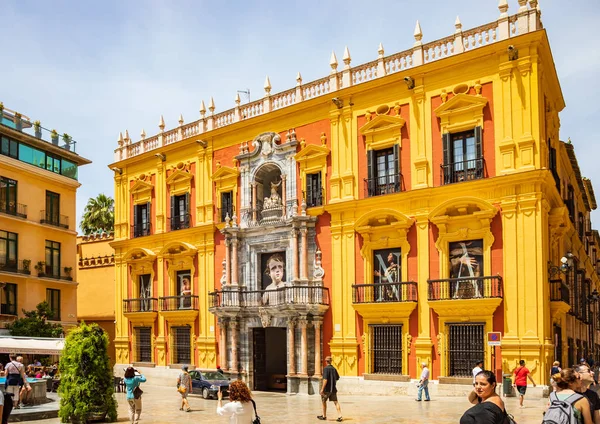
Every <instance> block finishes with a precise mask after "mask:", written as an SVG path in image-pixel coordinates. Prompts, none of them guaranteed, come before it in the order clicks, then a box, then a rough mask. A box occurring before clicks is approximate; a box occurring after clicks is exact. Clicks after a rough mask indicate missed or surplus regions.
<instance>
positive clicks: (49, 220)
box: [42, 190, 60, 227]
mask: <svg viewBox="0 0 600 424" xmlns="http://www.w3.org/2000/svg"><path fill="white" fill-rule="evenodd" d="M42 220H43V221H42V223H43V224H50V225H55V226H57V227H58V226H59V225H60V194H58V193H54V192H52V191H48V190H46V211H45V212H44V214H43V217H42Z"/></svg>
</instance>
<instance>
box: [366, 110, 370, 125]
mask: <svg viewBox="0 0 600 424" xmlns="http://www.w3.org/2000/svg"><path fill="white" fill-rule="evenodd" d="M365 119H366V120H367V122H369V121H371V111H370V110H367V111H366V112H365Z"/></svg>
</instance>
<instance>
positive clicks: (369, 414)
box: [35, 384, 547, 424]
mask: <svg viewBox="0 0 600 424" xmlns="http://www.w3.org/2000/svg"><path fill="white" fill-rule="evenodd" d="M142 388H143V389H144V395H143V410H142V416H141V419H140V424H151V423H173V422H177V423H178V424H183V423H194V424H196V423H198V422H210V423H227V422H228V421H227V419H225V418H223V417H219V416H217V415H216V412H215V410H216V406H217V401H216V400H212V399H210V400H204V399H202V397H200V396H196V395H192V396H190V405H191V407H192V412H189V413H186V412H182V411H179V404H180V397H179V395H178V394H177V392H176V391H175V387H161V386H149V385H146V386H144V385H143V384H142ZM253 395H254V398H255V400H256V402H257V408H258V413H259V415H260V417H261V420H262V422H263V424H269V423H294V424H307V423H315V424H316V423H319V422H322V421H319V420H317V418H316V417H317V415H320V413H321V403H320V399H319V397H318V396H307V395H296V396H287V395H285V394H283V393H269V392H255V393H254V394H253ZM116 397H117V400H118V402H119V420H118V421H119V422H128V415H127V411H128V409H127V408H128V406H127V401H126V400H125V394H124V393H117V394H116ZM546 402H547V400H542V399H527V398H526V400H525V408H523V409H519V407H518V403H517V399H516V398H508V399H507V401H506V404H507V410H508V411H509V412H510V413H512V414H513V415H514V416H515V420H516V421H517V422H518V423H519V424H523V423H536V422H541V419H542V410H543V408H544V405H545V403H546ZM340 403H341V406H342V413H343V417H344V422H348V423H363V424H369V423H411V424H417V423H439V424H446V423H454V424H457V423H458V421H459V420H460V417H461V416H462V414H463V412H464V411H465V410H466V409H467V408H469V407H470V405H469V403H468V402H467V400H466V399H464V398H452V397H442V398H437V399H435V398H434V399H432V400H431V402H416V401H415V400H414V399H413V398H411V397H407V396H342V395H340ZM327 415H328V416H327V422H335V419H336V418H337V416H336V412H335V407H334V405H333V404H332V403H330V404H328V414H327ZM59 422H60V420H59V419H58V418H55V419H48V420H40V421H35V423H39V424H50V423H52V424H57V423H59Z"/></svg>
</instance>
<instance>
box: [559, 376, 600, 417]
mask: <svg viewBox="0 0 600 424" xmlns="http://www.w3.org/2000/svg"><path fill="white" fill-rule="evenodd" d="M552 379H553V380H554V381H555V383H556V387H557V390H556V392H552V393H551V394H550V404H549V405H551V404H552V398H553V397H554V396H556V398H557V399H558V401H560V402H563V403H564V402H567V403H571V402H569V398H570V397H571V396H574V397H575V398H578V399H577V400H576V401H575V402H573V403H572V405H573V412H574V414H575V419H576V420H577V423H578V424H581V423H583V424H593V421H592V412H591V408H590V403H589V402H588V400H587V399H586V398H585V397H583V396H581V395H580V394H578V393H576V390H577V389H578V388H579V387H580V384H581V383H580V379H581V376H580V375H579V373H578V372H577V371H575V370H574V369H573V368H567V369H563V370H562V371H561V372H559V373H557V374H554V375H553V376H552Z"/></svg>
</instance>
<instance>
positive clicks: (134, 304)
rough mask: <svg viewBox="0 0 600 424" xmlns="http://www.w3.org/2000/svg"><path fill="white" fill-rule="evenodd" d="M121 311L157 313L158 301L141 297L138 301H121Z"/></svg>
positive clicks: (154, 298) (153, 298)
mask: <svg viewBox="0 0 600 424" xmlns="http://www.w3.org/2000/svg"><path fill="white" fill-rule="evenodd" d="M123 311H124V312H125V313H128V312H157V311H158V299H157V298H156V297H142V298H139V299H125V300H123Z"/></svg>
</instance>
